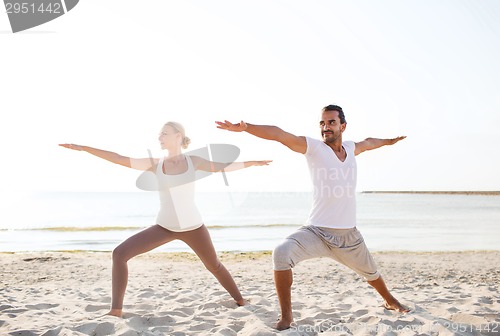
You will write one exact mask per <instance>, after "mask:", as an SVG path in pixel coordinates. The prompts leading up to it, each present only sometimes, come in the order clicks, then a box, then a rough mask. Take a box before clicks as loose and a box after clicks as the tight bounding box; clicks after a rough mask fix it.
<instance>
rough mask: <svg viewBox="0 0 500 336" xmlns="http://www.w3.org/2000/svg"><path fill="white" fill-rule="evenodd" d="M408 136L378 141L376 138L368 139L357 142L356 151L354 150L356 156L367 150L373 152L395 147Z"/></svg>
mask: <svg viewBox="0 0 500 336" xmlns="http://www.w3.org/2000/svg"><path fill="white" fill-rule="evenodd" d="M404 138H406V136H399V137H397V138H392V139H376V138H366V139H365V140H363V141H360V142H356V149H355V150H354V155H358V154H361V153H363V152H364V151H367V150H372V149H376V148H380V147H382V146H389V145H394V144H395V143H396V142H398V141H401V140H403V139H404Z"/></svg>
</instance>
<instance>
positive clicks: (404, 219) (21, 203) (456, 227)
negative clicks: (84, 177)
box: [0, 191, 500, 252]
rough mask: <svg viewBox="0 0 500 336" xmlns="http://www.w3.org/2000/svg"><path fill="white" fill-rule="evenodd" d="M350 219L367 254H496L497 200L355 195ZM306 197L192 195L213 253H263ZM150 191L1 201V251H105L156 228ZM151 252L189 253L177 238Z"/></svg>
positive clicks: (294, 222) (499, 242) (299, 216)
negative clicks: (354, 211) (354, 218)
mask: <svg viewBox="0 0 500 336" xmlns="http://www.w3.org/2000/svg"><path fill="white" fill-rule="evenodd" d="M356 197H357V222H358V229H359V230H360V231H361V232H362V234H363V236H364V238H365V241H366V244H367V246H368V248H369V249H370V250H371V251H422V252H423V251H470V250H499V249H500V196H499V195H482V194H461V193H459V194H453V193H452V194H450V193H362V192H360V193H358V194H357V195H356ZM311 202H312V194H311V193H308V192H198V193H197V195H196V203H197V205H198V208H199V210H200V212H201V214H202V217H203V219H204V222H205V225H206V226H207V227H208V229H209V231H210V234H211V237H212V240H213V243H214V246H215V248H216V250H217V251H235V252H247V251H269V250H272V249H273V248H274V247H275V246H276V245H277V244H279V243H280V242H281V241H282V240H283V239H284V238H285V237H286V236H288V235H289V234H291V233H292V232H294V231H295V230H297V229H298V228H299V227H300V226H302V225H304V224H305V222H306V220H307V217H308V214H309V210H310V207H311ZM158 208H159V200H158V195H157V194H156V193H154V192H143V191H138V192H44V193H30V194H22V193H21V194H9V195H8V197H6V196H5V195H4V196H3V201H2V206H1V207H0V211H1V217H2V218H3V220H2V221H1V222H0V252H29V251H112V250H113V248H115V247H116V246H117V245H118V244H119V243H120V242H122V241H123V240H125V239H126V238H127V237H129V236H131V235H133V234H135V233H137V232H139V231H140V230H142V229H144V228H146V227H148V226H150V225H153V224H155V219H156V214H157V211H158ZM154 251H156V252H185V251H186V252H189V251H190V249H189V247H188V246H187V245H185V244H184V243H183V242H181V241H173V242H170V243H167V244H165V245H163V246H161V247H159V248H157V249H155V250H154Z"/></svg>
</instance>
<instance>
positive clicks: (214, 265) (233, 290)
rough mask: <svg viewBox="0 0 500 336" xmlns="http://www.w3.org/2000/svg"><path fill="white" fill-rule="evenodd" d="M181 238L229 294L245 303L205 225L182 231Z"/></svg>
mask: <svg viewBox="0 0 500 336" xmlns="http://www.w3.org/2000/svg"><path fill="white" fill-rule="evenodd" d="M179 239H180V240H182V241H184V242H185V243H186V244H188V245H189V247H191V249H193V251H194V252H195V253H196V255H197V256H198V257H199V258H200V259H201V261H202V262H203V264H204V265H205V267H206V268H207V269H208V270H209V271H210V272H211V273H212V274H213V275H214V276H215V278H216V279H217V280H218V281H219V283H220V284H221V285H222V287H224V288H225V289H226V290H227V291H228V292H229V294H230V295H231V296H232V297H233V299H234V300H235V301H236V303H237V304H238V305H239V306H243V305H245V301H244V300H243V297H242V296H241V293H240V291H239V289H238V287H237V286H236V283H235V282H234V280H233V277H232V276H231V274H230V273H229V271H228V270H227V269H226V267H224V265H223V264H222V263H221V262H220V260H219V258H218V257H217V253H215V249H214V245H213V244H212V239H211V238H210V233H209V232H208V230H207V228H206V227H205V225H202V226H201V227H200V228H198V229H196V230H193V231H188V232H182V233H181V234H180V235H179Z"/></svg>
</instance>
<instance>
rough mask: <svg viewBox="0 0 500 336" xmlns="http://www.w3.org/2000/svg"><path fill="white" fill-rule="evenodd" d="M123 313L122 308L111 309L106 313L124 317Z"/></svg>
mask: <svg viewBox="0 0 500 336" xmlns="http://www.w3.org/2000/svg"><path fill="white" fill-rule="evenodd" d="M122 314H123V312H122V310H121V309H111V310H110V311H109V312H108V313H107V314H106V315H108V316H116V317H122ZM106 315H105V316H106Z"/></svg>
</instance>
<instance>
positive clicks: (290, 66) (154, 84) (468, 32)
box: [0, 0, 500, 192]
mask: <svg viewBox="0 0 500 336" xmlns="http://www.w3.org/2000/svg"><path fill="white" fill-rule="evenodd" d="M0 48H1V49H0V50H1V53H0V61H1V62H0V109H1V111H2V113H1V116H2V117H1V118H2V122H0V144H1V148H0V149H1V151H2V155H3V159H2V174H1V176H0V183H1V184H2V190H3V191H22V192H26V191H28V192H31V191H136V190H138V189H137V188H136V186H135V179H136V178H137V177H138V176H139V174H140V172H138V171H134V170H131V169H127V168H124V167H120V166H116V165H113V164H111V163H108V162H105V161H103V160H100V159H97V158H95V157H92V156H91V155H89V154H87V153H84V152H75V151H70V150H68V149H64V148H62V147H59V146H57V144H59V143H76V144H81V145H88V146H93V147H97V148H101V149H106V150H111V151H115V152H117V153H119V154H122V155H126V156H131V157H147V156H148V149H149V150H151V151H152V152H153V153H154V155H155V156H159V155H162V153H161V152H160V149H159V145H158V141H157V136H158V132H159V130H160V128H161V127H162V125H163V124H164V123H165V122H167V121H169V120H174V121H179V122H181V123H183V124H184V126H185V127H186V130H187V135H188V136H189V137H190V138H191V139H192V144H191V146H190V148H189V149H191V150H194V149H197V148H201V147H204V146H206V145H207V144H211V143H226V144H233V145H236V146H238V147H239V148H240V149H241V154H240V157H239V158H238V160H239V161H242V160H264V159H269V160H273V163H272V164H271V165H270V166H267V167H251V168H248V169H245V170H241V171H236V172H231V173H229V174H228V175H227V178H228V182H229V186H226V185H225V184H224V180H223V177H222V176H221V175H220V174H219V176H217V175H213V176H210V177H207V178H205V179H203V180H200V181H199V183H198V186H199V189H200V190H206V191H220V190H228V189H230V190H235V191H309V190H310V189H311V185H310V179H309V176H308V172H307V167H306V162H305V159H304V157H303V156H302V155H301V154H297V153H294V152H291V151H290V150H288V149H287V148H286V147H284V146H282V145H280V144H278V143H275V142H270V141H266V140H262V139H258V138H255V137H252V136H251V135H249V134H247V133H231V132H227V131H222V130H219V129H217V128H216V127H215V123H214V122H215V121H216V120H224V119H227V120H230V121H232V122H238V121H240V120H245V121H247V122H250V123H253V124H267V125H277V126H279V127H281V128H282V129H284V130H286V131H288V132H291V133H293V134H296V135H306V136H310V137H316V138H319V137H320V133H319V128H318V120H319V115H320V111H321V108H322V107H324V106H326V105H328V104H337V105H340V106H342V107H343V109H344V111H345V114H346V119H347V129H346V131H345V132H344V135H343V138H344V140H353V141H361V140H363V139H365V138H367V137H377V138H390V137H395V136H399V135H406V136H407V138H406V139H405V140H404V141H402V142H399V143H398V144H396V145H394V146H391V147H383V148H380V149H377V150H374V151H370V152H366V153H363V154H361V155H359V156H358V157H357V161H358V191H366V190H413V191H418V190H433V191H436V190H454V191H457V190H458V191H459V190H500V177H499V176H498V172H499V171H500V169H499V168H500V155H499V154H498V153H499V151H498V143H499V140H500V139H499V138H500V135H499V134H500V132H499V131H498V128H499V125H500V113H499V112H500V94H499V92H498V91H499V89H500V62H499V61H498V60H499V59H500V2H499V1H496V0H481V1H472V0H470V1H464V0H449V1H447V0H442V1H430V0H424V1H407V0H403V1H400V0H398V1H396V0H394V1H392V0H381V1H376V2H373V1H332V0H328V1H327V0H324V1H314V0H309V1H295V0H281V1H276V0H266V1H263V0H257V1H250V2H243V1H234V0H233V1H229V0H227V1H218V0H215V1H204V0H198V1H193V0H186V1H165V0H162V1H160V0H150V1H147V2H141V3H138V2H137V1H129V0H120V1H118V0H107V1H98V0H81V1H80V2H79V3H78V5H77V6H76V7H75V8H74V9H73V10H71V11H70V12H68V13H67V14H65V15H64V16H62V17H59V18H57V19H55V20H53V21H51V22H48V23H46V24H43V25H41V26H38V27H35V28H32V29H30V30H27V31H24V32H19V33H15V34H13V33H12V31H11V28H10V25H9V21H8V17H7V15H6V14H5V13H4V12H2V13H0Z"/></svg>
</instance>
